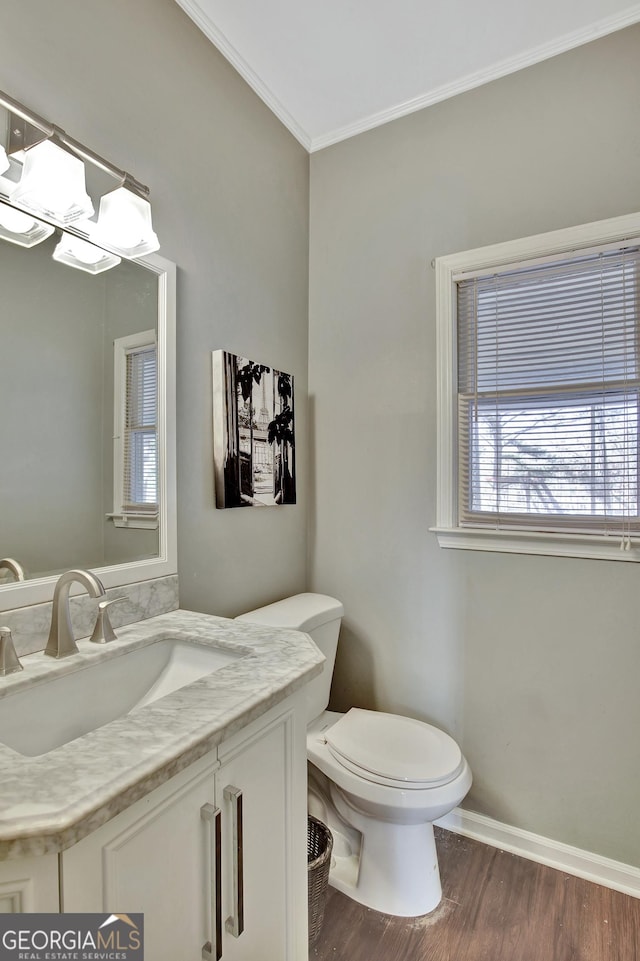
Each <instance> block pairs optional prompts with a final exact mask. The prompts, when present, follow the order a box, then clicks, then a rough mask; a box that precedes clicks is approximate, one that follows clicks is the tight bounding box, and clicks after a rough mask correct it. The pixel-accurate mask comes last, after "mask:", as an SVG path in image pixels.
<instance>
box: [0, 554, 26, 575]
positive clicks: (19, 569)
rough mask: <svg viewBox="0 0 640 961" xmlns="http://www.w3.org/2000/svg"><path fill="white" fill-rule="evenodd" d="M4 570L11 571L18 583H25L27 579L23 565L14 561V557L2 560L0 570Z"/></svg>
mask: <svg viewBox="0 0 640 961" xmlns="http://www.w3.org/2000/svg"><path fill="white" fill-rule="evenodd" d="M3 569H4V570H6V571H11V573H12V574H13V576H14V577H15V579H16V580H17V581H23V580H24V579H25V573H24V567H23V566H22V564H19V563H18V561H14V559H13V557H2V558H0V570H3Z"/></svg>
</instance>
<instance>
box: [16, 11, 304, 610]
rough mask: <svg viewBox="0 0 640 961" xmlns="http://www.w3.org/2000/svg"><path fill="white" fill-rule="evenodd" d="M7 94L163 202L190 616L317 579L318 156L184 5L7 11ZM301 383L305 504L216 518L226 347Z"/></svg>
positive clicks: (184, 599) (160, 226)
mask: <svg viewBox="0 0 640 961" xmlns="http://www.w3.org/2000/svg"><path fill="white" fill-rule="evenodd" d="M0 26H1V30H0V88H2V89H4V90H6V91H7V92H8V93H9V94H11V95H13V96H14V97H17V98H18V99H20V100H22V101H23V102H25V103H26V104H27V105H29V106H30V107H31V108H32V109H34V110H35V111H37V112H38V113H40V114H41V115H42V116H44V117H47V118H48V119H51V120H52V121H54V122H55V123H57V124H58V125H59V126H61V127H63V128H65V129H66V130H67V131H68V132H69V133H70V134H72V135H73V136H75V137H77V138H78V139H79V140H81V141H83V142H85V143H86V144H88V145H89V146H91V147H92V148H93V149H94V150H95V151H97V152H98V153H100V154H102V155H103V156H105V157H108V158H109V159H110V160H111V161H112V162H114V163H116V164H118V165H119V166H121V167H123V168H125V169H128V170H130V171H131V172H132V173H133V174H134V175H135V176H136V177H138V179H140V180H141V181H142V182H144V183H146V184H149V186H150V187H151V191H152V200H153V210H154V227H155V229H156V231H157V233H158V235H159V237H160V239H161V243H162V249H161V251H160V253H161V254H162V255H163V256H165V257H167V258H169V259H170V260H173V261H175V262H176V263H177V265H178V315H177V351H178V368H177V391H178V427H177V446H178V532H179V544H178V548H179V568H180V586H181V604H182V606H184V607H187V608H193V609H197V610H203V611H208V612H212V613H220V614H236V613H238V612H240V611H241V610H243V609H244V610H246V609H248V608H249V607H253V606H255V605H257V604H259V603H262V602H264V601H265V600H269V599H272V598H273V597H275V596H281V595H282V594H285V593H289V592H294V591H296V590H300V589H302V588H304V586H305V583H306V509H307V496H306V489H307V476H308V475H307V470H306V463H307V457H308V440H307V438H308V431H307V422H306V405H305V403H304V398H305V395H306V390H307V335H308V330H307V312H308V186H309V158H308V155H307V153H306V152H305V150H304V149H303V148H302V147H301V146H300V145H299V144H298V143H297V142H296V141H295V140H294V139H293V138H292V136H291V135H290V134H289V132H288V131H287V130H286V129H285V128H284V127H283V126H282V125H281V124H280V122H279V121H278V120H277V119H276V118H275V117H274V116H273V114H272V113H271V112H270V111H269V109H268V108H267V107H266V106H265V105H264V104H263V103H262V102H261V101H260V100H259V99H258V97H257V96H256V95H255V94H254V93H253V91H251V90H250V88H249V87H248V86H247V85H246V84H245V83H244V81H243V80H242V79H241V78H240V77H239V76H238V74H237V73H236V72H235V71H234V70H233V68H232V67H231V66H230V65H229V64H228V63H227V62H226V61H225V60H224V59H223V58H222V57H221V56H220V55H219V54H218V53H217V52H216V50H215V48H214V47H213V46H212V45H211V43H210V42H209V41H208V40H207V39H206V38H205V37H204V36H203V35H202V34H201V33H200V32H199V31H198V29H197V28H196V27H195V25H194V24H193V23H192V22H191V20H190V19H189V18H188V17H187V16H186V14H184V12H183V11H182V10H181V9H180V8H179V6H178V5H177V4H176V3H174V2H173V0H135V2H131V0H111V2H110V3H101V4H98V3H87V2H86V0H56V2H55V3H42V2H41V0H5V2H3V4H2V11H1V13H0ZM217 348H226V349H228V350H230V351H232V352H234V353H238V354H242V355H243V356H249V357H251V358H253V359H255V360H257V361H260V362H262V363H265V364H270V365H274V366H277V367H278V368H279V369H281V370H286V371H289V372H291V373H292V374H294V376H295V379H296V392H297V400H298V403H297V407H296V411H297V425H296V427H297V431H296V436H297V439H298V445H299V446H298V458H297V464H298V470H299V473H298V483H299V498H298V504H297V505H296V506H291V507H279V508H273V509H263V510H260V509H257V508H256V509H240V510H227V511H219V510H216V509H215V506H214V504H215V501H214V492H213V468H212V442H211V351H212V350H214V349H217Z"/></svg>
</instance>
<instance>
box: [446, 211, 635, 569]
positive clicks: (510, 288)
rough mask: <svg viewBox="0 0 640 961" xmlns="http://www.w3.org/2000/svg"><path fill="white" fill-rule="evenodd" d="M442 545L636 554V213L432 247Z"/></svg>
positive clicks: (622, 556)
mask: <svg viewBox="0 0 640 961" xmlns="http://www.w3.org/2000/svg"><path fill="white" fill-rule="evenodd" d="M436 268H437V271H438V273H437V288H438V324H439V327H438V330H439V371H440V392H439V397H440V405H439V406H440V409H439V450H438V453H439V489H438V522H437V527H436V528H435V529H436V531H437V533H438V538H439V541H440V544H441V545H442V546H444V547H465V548H472V549H481V550H501V551H522V552H527V553H545V554H566V555H578V556H587V557H614V558H617V559H623V560H639V559H640V496H639V480H640V477H639V470H638V457H639V454H640V451H639V443H638V437H639V433H640V411H639V406H640V404H639V400H640V356H639V353H640V308H639V299H640V217H625V218H618V219H617V220H614V221H605V222H603V223H601V224H590V225H587V226H586V227H582V228H572V229H571V230H567V231H558V232H555V233H553V234H546V235H542V236H539V237H533V238H529V239H528V240H524V241H518V242H517V243H514V244H501V245H497V246H496V247H489V248H483V249H481V250H476V251H469V252H467V253H465V254H458V255H455V256H453V257H445V258H440V259H439V260H438V261H437V262H436Z"/></svg>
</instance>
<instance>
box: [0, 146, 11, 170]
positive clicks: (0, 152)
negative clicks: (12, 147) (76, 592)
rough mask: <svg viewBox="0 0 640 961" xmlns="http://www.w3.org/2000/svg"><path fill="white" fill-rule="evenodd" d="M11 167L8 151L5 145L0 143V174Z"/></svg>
mask: <svg viewBox="0 0 640 961" xmlns="http://www.w3.org/2000/svg"><path fill="white" fill-rule="evenodd" d="M8 169H9V158H8V157H7V151H6V150H5V149H4V147H3V146H1V145H0V174H3V173H4V172H5V170H8Z"/></svg>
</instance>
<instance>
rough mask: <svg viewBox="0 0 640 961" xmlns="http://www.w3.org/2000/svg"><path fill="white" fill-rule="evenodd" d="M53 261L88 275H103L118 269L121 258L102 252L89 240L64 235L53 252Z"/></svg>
mask: <svg viewBox="0 0 640 961" xmlns="http://www.w3.org/2000/svg"><path fill="white" fill-rule="evenodd" d="M53 259H54V260H57V261H58V262H59V263H61V264H66V265H67V266H68V267H76V268H77V270H84V271H86V273H88V274H101V273H102V271H103V270H111V268H112V267H117V266H118V264H119V263H120V260H121V258H120V257H116V255H115V254H110V253H108V252H107V251H106V250H101V249H100V247H96V246H95V244H90V243H89V241H88V240H82V239H81V238H80V237H74V236H72V235H71V234H67V233H63V234H62V237H61V239H60V242H59V243H58V245H57V246H56V249H55V250H54V252H53Z"/></svg>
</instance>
